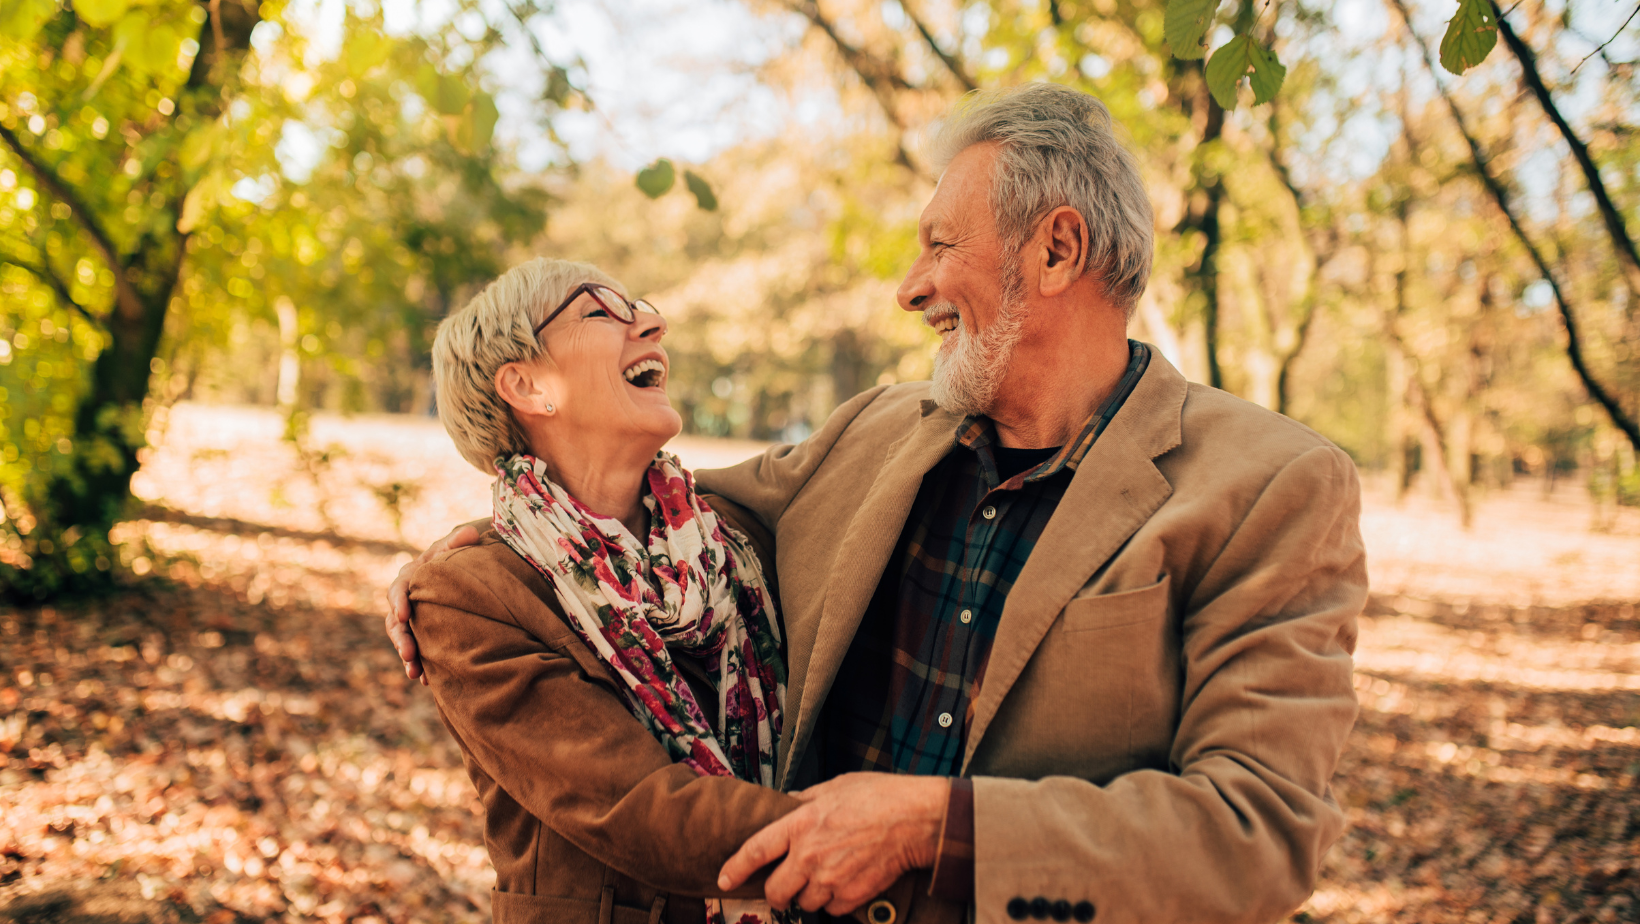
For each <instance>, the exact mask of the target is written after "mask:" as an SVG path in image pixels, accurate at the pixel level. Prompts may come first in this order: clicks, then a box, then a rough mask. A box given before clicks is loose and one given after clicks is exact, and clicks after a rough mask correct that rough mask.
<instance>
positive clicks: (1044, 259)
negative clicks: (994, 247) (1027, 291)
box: [1037, 205, 1088, 298]
mask: <svg viewBox="0 0 1640 924" xmlns="http://www.w3.org/2000/svg"><path fill="white" fill-rule="evenodd" d="M1041 229H1042V230H1041V235H1042V236H1041V238H1040V240H1041V241H1042V249H1041V251H1040V254H1041V257H1040V259H1041V265H1040V266H1039V267H1038V270H1039V271H1040V275H1039V276H1038V277H1037V287H1038V289H1039V290H1040V291H1041V293H1042V294H1043V295H1045V296H1048V297H1049V298H1052V297H1053V296H1056V295H1061V294H1063V293H1064V292H1065V290H1066V289H1069V288H1070V287H1071V285H1072V284H1074V283H1075V282H1076V281H1077V280H1078V279H1080V278H1082V262H1083V258H1084V257H1085V255H1086V254H1087V252H1088V226H1087V223H1086V222H1084V221H1083V220H1082V213H1081V212H1078V211H1077V210H1076V209H1073V208H1071V207H1070V206H1068V205H1062V206H1060V207H1059V208H1056V209H1054V210H1053V211H1052V212H1049V213H1048V215H1047V217H1046V218H1044V219H1043V220H1042V225H1041Z"/></svg>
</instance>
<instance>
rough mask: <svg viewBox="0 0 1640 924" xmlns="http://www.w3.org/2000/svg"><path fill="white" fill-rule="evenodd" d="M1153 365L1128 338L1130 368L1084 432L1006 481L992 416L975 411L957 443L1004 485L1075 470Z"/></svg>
mask: <svg viewBox="0 0 1640 924" xmlns="http://www.w3.org/2000/svg"><path fill="white" fill-rule="evenodd" d="M1149 365H1150V347H1148V346H1146V345H1145V344H1143V343H1140V342H1139V341H1137V340H1129V341H1128V364H1127V371H1126V372H1124V373H1123V374H1122V378H1121V379H1120V380H1119V381H1118V382H1117V383H1116V388H1114V389H1113V390H1112V391H1111V393H1110V395H1109V396H1108V397H1107V398H1105V400H1104V401H1101V402H1100V403H1099V406H1098V407H1096V408H1094V409H1093V413H1092V414H1090V415H1088V419H1087V420H1086V421H1085V422H1084V423H1083V424H1082V429H1081V432H1080V433H1078V434H1077V436H1076V437H1075V438H1074V439H1072V440H1070V441H1069V442H1067V443H1066V444H1065V445H1064V446H1063V447H1061V448H1060V450H1059V451H1058V452H1056V453H1054V454H1053V456H1052V457H1051V458H1049V459H1048V460H1047V461H1046V462H1043V463H1042V464H1041V465H1038V466H1037V467H1036V468H1033V469H1030V470H1028V471H1025V472H1021V473H1019V474H1017V475H1015V476H1014V477H1012V478H1010V479H1008V481H1007V483H1006V484H998V483H997V482H998V479H999V477H1000V476H999V474H998V472H997V464H996V452H995V449H996V446H997V431H996V424H994V423H992V422H991V418H989V417H985V416H983V415H980V414H973V415H970V416H968V417H966V418H964V419H963V421H962V423H961V424H959V425H958V426H957V444H958V445H960V446H966V447H968V448H969V449H971V450H973V451H974V453H975V455H977V456H979V462H980V468H981V470H983V471H984V473H985V480H986V481H987V482H989V483H990V484H992V485H996V486H997V487H1003V488H1018V487H1019V486H1020V485H1021V484H1024V483H1025V482H1027V481H1040V480H1042V479H1043V478H1051V477H1053V476H1054V475H1057V474H1059V473H1060V472H1061V471H1064V470H1065V469H1071V470H1072V471H1075V469H1076V467H1077V466H1079V465H1081V464H1082V459H1083V457H1084V456H1086V455H1087V454H1088V450H1089V449H1091V448H1093V443H1094V440H1097V439H1098V438H1099V434H1101V433H1103V432H1105V427H1106V426H1108V425H1109V424H1110V422H1111V420H1112V419H1113V418H1115V416H1116V412H1117V411H1119V410H1121V409H1122V404H1123V402H1125V401H1127V398H1128V395H1130V394H1132V393H1133V387H1134V386H1135V385H1137V384H1139V377H1140V376H1142V375H1144V372H1145V368H1146V367H1148V366H1149Z"/></svg>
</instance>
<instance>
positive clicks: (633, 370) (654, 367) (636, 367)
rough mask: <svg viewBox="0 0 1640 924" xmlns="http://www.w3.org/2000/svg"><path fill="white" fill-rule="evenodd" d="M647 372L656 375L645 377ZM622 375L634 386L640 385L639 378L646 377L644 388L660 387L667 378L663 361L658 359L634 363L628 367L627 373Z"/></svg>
mask: <svg viewBox="0 0 1640 924" xmlns="http://www.w3.org/2000/svg"><path fill="white" fill-rule="evenodd" d="M646 372H647V373H654V374H653V375H648V376H644V373H646ZM621 375H622V376H624V377H625V378H626V380H627V381H628V382H631V383H633V384H638V377H639V376H644V379H645V381H644V383H643V387H647V386H650V385H659V384H660V383H661V379H662V378H664V377H665V376H666V367H665V366H663V365H661V361H660V360H658V359H646V360H644V361H643V362H639V363H633V364H632V365H631V366H628V367H627V369H626V371H625V372H622V373H621Z"/></svg>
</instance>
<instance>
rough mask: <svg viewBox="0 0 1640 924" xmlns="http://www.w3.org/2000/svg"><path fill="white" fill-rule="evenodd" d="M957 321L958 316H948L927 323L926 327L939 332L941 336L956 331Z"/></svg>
mask: <svg viewBox="0 0 1640 924" xmlns="http://www.w3.org/2000/svg"><path fill="white" fill-rule="evenodd" d="M957 321H958V316H957V315H954V314H949V315H946V316H945V317H943V318H938V319H936V320H934V321H931V322H929V325H928V326H929V327H932V328H934V329H935V330H937V331H939V332H940V333H942V334H948V333H950V332H951V331H954V330H956V329H957Z"/></svg>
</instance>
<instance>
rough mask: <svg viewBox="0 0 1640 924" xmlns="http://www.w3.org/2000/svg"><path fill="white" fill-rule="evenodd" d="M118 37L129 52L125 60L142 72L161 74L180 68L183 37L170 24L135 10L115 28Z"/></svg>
mask: <svg viewBox="0 0 1640 924" xmlns="http://www.w3.org/2000/svg"><path fill="white" fill-rule="evenodd" d="M114 36H115V42H116V43H119V44H121V45H122V47H124V49H125V61H126V62H127V63H129V64H130V65H131V67H132V68H134V69H135V70H136V71H137V72H138V73H144V74H160V73H164V72H165V71H168V70H171V69H173V68H175V67H176V65H177V52H178V51H179V50H180V49H179V46H180V45H181V44H182V36H181V35H178V34H177V30H176V27H175V26H173V25H172V24H170V23H168V22H159V21H155V19H154V18H153V17H152V16H150V15H149V14H147V13H145V12H142V11H139V10H132V11H131V12H129V13H127V14H125V17H124V18H123V19H121V20H120V23H119V25H117V26H115V27H114Z"/></svg>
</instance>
